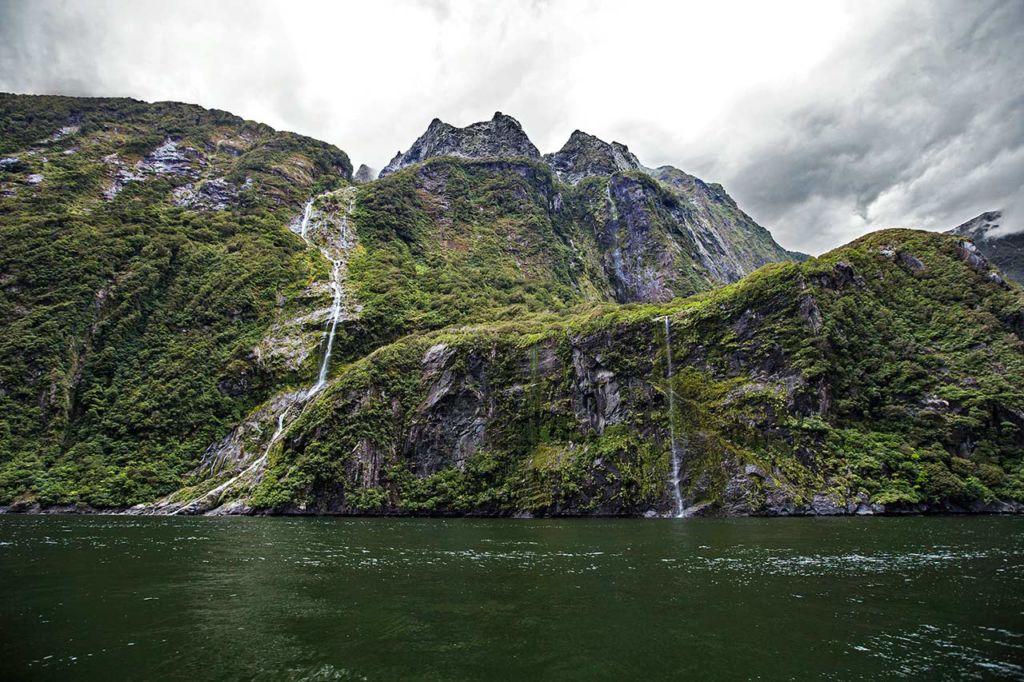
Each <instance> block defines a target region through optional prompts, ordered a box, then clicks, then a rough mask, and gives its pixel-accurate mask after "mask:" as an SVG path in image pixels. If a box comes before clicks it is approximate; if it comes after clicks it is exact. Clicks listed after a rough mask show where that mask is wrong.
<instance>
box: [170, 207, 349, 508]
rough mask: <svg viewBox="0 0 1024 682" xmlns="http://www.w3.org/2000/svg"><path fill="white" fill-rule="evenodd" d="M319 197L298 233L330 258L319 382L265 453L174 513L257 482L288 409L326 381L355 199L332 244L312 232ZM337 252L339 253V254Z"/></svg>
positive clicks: (291, 401) (279, 420) (296, 397)
mask: <svg viewBox="0 0 1024 682" xmlns="http://www.w3.org/2000/svg"><path fill="white" fill-rule="evenodd" d="M315 200H316V197H313V198H311V199H310V200H309V201H307V202H306V204H305V206H304V207H303V209H302V221H301V222H300V223H299V236H300V237H302V240H303V241H305V242H306V243H307V244H310V245H313V246H317V247H318V248H319V249H320V253H322V254H323V255H324V258H326V259H328V260H329V261H331V291H332V292H333V294H334V295H333V297H332V299H331V310H330V314H329V315H328V318H327V332H326V333H327V347H326V348H325V349H324V357H323V359H322V360H321V361H320V372H319V374H318V375H317V381H316V383H315V384H314V385H313V386H311V387H310V388H309V390H307V391H304V392H302V391H300V392H298V393H295V394H292V395H291V396H290V398H289V400H288V404H287V405H286V406H285V408H284V410H282V411H281V413H280V414H278V415H277V429H276V430H275V431H274V434H273V435H272V436H271V437H270V442H269V443H267V447H266V449H264V450H263V454H262V455H260V456H259V457H257V458H256V459H255V460H253V462H252V463H251V464H249V465H248V466H247V467H246V468H245V469H243V470H242V471H240V472H238V474H236V475H235V476H233V477H232V478H231V479H229V480H228V481H225V482H224V483H222V484H220V485H219V486H217V487H216V488H214V489H213V490H211V491H209V492H207V493H204V494H202V495H199V496H198V497H195V498H193V499H191V500H189V501H188V502H186V503H184V504H182V505H181V506H180V507H178V508H177V509H175V510H174V511H173V512H171V514H177V513H178V512H181V511H183V510H186V509H187V510H193V508H194V507H195V506H196V505H197V504H198V503H200V502H202V501H204V500H209V499H211V498H214V502H215V503H219V502H220V498H221V496H222V495H223V494H224V493H225V492H227V491H228V490H229V489H230V488H231V487H232V486H233V485H234V484H235V483H236V482H237V481H239V480H240V479H243V478H251V479H252V481H251V482H250V487H252V486H253V485H255V483H257V482H258V481H259V477H260V475H261V474H262V470H263V467H264V466H266V464H267V461H268V460H269V458H270V450H271V448H273V447H274V444H275V443H277V441H279V440H280V439H281V436H282V435H283V434H284V426H285V424H284V420H285V415H287V414H288V410H290V409H291V407H292V406H293V405H296V404H298V405H299V406H300V407H304V406H305V405H306V401H307V400H308V399H309V398H311V397H312V396H314V395H315V394H316V393H317V392H318V391H319V390H320V389H322V388H323V387H324V386H326V385H327V374H328V372H329V370H330V365H331V352H332V351H333V350H334V335H335V332H337V330H338V320H339V319H341V312H342V301H343V297H344V289H343V287H342V279H343V276H344V274H343V269H344V261H343V257H344V255H345V253H347V251H348V249H350V248H352V246H353V238H352V235H351V233H350V231H349V225H348V215H349V213H351V212H352V209H353V207H354V206H355V202H354V200H350V201H349V204H348V211H346V212H345V213H344V214H343V216H342V222H341V235H339V241H338V243H337V245H335V244H332V243H331V242H330V241H329V240H328V241H327V245H326V246H321V245H318V244H316V243H315V242H314V241H313V239H312V238H311V237H310V235H309V225H310V222H311V220H312V217H313V202H314V201H315ZM335 256H338V257H337V258H336V257H335Z"/></svg>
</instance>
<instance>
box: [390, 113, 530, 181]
mask: <svg viewBox="0 0 1024 682" xmlns="http://www.w3.org/2000/svg"><path fill="white" fill-rule="evenodd" d="M438 156H455V157H460V158H465V159H486V158H498V157H518V156H525V157H528V158H531V159H536V158H540V152H539V151H537V148H536V147H535V146H534V145H533V143H532V142H530V138H529V137H527V135H526V133H525V132H523V127H522V126H521V125H519V121H517V120H516V119H514V118H512V117H511V116H506V115H505V114H503V113H501V112H500V111H499V112H497V113H495V114H494V118H492V119H491V120H490V121H482V122H480V123H473V124H472V125H468V126H466V127H465V128H456V127H455V126H453V125H449V124H448V123H445V122H444V121H442V120H441V119H439V118H435V119H434V120H433V121H431V122H430V126H429V127H428V128H427V132H425V133H423V134H422V135H421V136H420V137H419V138H418V139H417V140H416V141H415V142H413V144H412V146H411V147H410V148H409V150H408V151H407V152H405V153H402V152H399V153H398V154H397V155H395V158H393V159H391V162H390V163H388V165H387V166H385V167H384V170H382V171H381V172H380V177H384V176H386V175H390V174H391V173H394V172H395V171H397V170H401V169H402V168H405V167H406V166H410V165H412V164H414V163H418V162H420V161H424V160H426V159H429V158H433V157H438Z"/></svg>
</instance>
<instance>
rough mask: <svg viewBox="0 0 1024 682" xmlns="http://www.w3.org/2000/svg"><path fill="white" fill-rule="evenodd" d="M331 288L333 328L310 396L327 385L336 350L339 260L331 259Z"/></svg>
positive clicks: (339, 307)
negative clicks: (332, 296) (332, 352)
mask: <svg viewBox="0 0 1024 682" xmlns="http://www.w3.org/2000/svg"><path fill="white" fill-rule="evenodd" d="M331 288H332V289H333V290H334V299H333V300H332V301H331V316H330V325H331V326H330V329H329V330H328V332H327V349H326V350H325V351H324V359H323V360H321V361H320V374H319V376H318V378H317V380H316V384H315V385H314V386H313V388H312V389H311V390H310V395H312V394H313V393H316V392H317V391H319V390H320V389H321V388H323V387H324V384H326V383H327V371H328V370H329V369H330V365H331V350H332V349H333V348H334V332H335V331H337V329H338V318H339V317H341V261H340V260H338V259H337V258H332V259H331Z"/></svg>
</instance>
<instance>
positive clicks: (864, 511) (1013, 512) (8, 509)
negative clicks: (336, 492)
mask: <svg viewBox="0 0 1024 682" xmlns="http://www.w3.org/2000/svg"><path fill="white" fill-rule="evenodd" d="M0 515H18V516H133V517H150V518H169V517H171V516H178V517H183V518H194V517H206V518H213V517H217V518H223V517H264V518H275V517H287V518H382V519H384V518H386V519H401V518H408V519H426V518H432V519H460V518H465V519H507V520H510V521H522V520H530V519H642V520H659V519H679V520H688V519H742V518H759V519H761V518H769V519H770V518H849V517H900V516H1018V515H1024V504H1022V503H1019V502H1004V501H1000V502H995V503H990V504H987V505H984V506H981V507H976V508H973V509H968V508H964V507H958V506H956V505H951V504H944V505H927V504H922V505H914V507H901V508H892V509H887V508H884V507H882V506H881V505H871V506H870V507H869V506H867V505H860V506H858V507H856V508H853V509H843V508H839V507H836V508H833V509H829V510H827V511H826V510H815V509H813V508H795V509H791V510H769V511H765V512H763V513H741V514H737V513H731V514H730V513H721V512H716V511H705V510H698V511H697V512H696V513H693V514H691V515H687V516H684V517H675V516H672V515H668V514H661V513H657V512H655V511H654V510H651V511H648V512H646V513H640V514H610V513H605V514H602V513H595V514H531V513H528V512H512V513H471V512H470V513H454V512H453V513H422V512H379V513H367V512H354V511H334V512H311V511H298V510H285V511H278V512H273V511H269V512H268V511H252V510H246V511H245V512H243V513H238V512H235V513H216V510H214V511H213V513H210V512H207V513H201V514H171V513H166V512H152V511H149V510H145V509H143V510H140V509H138V508H137V507H129V508H127V509H97V508H95V507H91V506H89V505H50V506H43V505H39V504H31V505H24V506H21V507H19V506H18V505H9V506H0Z"/></svg>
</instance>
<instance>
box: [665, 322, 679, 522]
mask: <svg viewBox="0 0 1024 682" xmlns="http://www.w3.org/2000/svg"><path fill="white" fill-rule="evenodd" d="M664 320H665V365H666V368H665V375H666V383H667V388H666V392H667V393H668V432H669V443H670V447H671V448H672V499H673V501H674V502H675V508H676V513H675V516H676V518H680V517H682V516H683V493H682V491H681V490H680V487H679V485H680V478H681V477H682V474H681V473H680V468H681V466H680V462H679V448H678V447H677V444H676V421H675V415H676V398H675V389H674V388H673V387H672V378H673V371H672V322H671V319H670V318H669V316H668V315H666V316H665V318H664Z"/></svg>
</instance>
